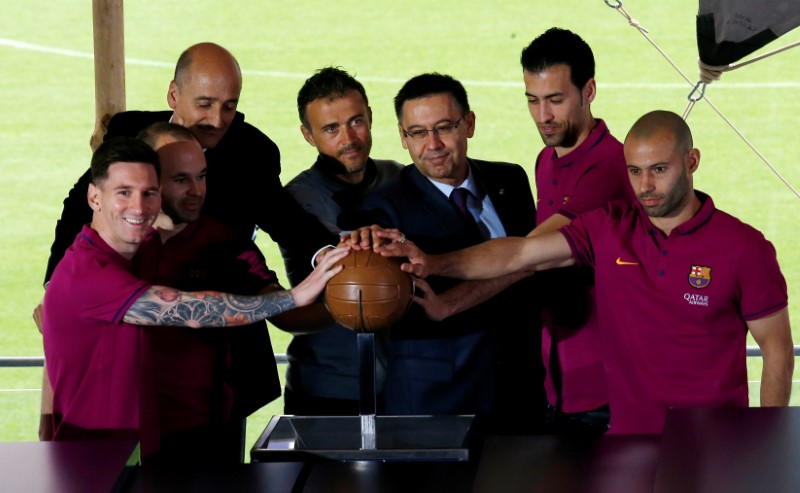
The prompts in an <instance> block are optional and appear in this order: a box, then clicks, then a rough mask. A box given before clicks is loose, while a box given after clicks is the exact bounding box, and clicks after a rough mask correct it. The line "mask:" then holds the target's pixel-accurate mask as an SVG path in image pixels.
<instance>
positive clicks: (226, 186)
mask: <svg viewBox="0 0 800 493" xmlns="http://www.w3.org/2000/svg"><path fill="white" fill-rule="evenodd" d="M241 88H242V75H241V71H240V69H239V64H238V62H237V61H236V59H235V58H234V57H233V55H231V53H230V52H228V51H227V50H226V49H224V48H222V47H221V46H218V45H216V44H213V43H200V44H196V45H193V46H191V47H189V48H188V49H187V50H186V51H184V52H183V53H182V54H181V56H180V58H179V59H178V63H177V66H176V68H175V79H174V80H173V81H171V82H170V85H169V91H168V92H167V101H168V103H169V106H170V108H172V111H148V112H142V111H126V112H124V113H118V114H117V115H115V116H114V117H113V118H112V119H111V121H110V122H109V125H108V132H107V134H106V137H105V138H106V139H108V138H110V137H114V136H119V135H127V136H135V135H136V134H138V133H139V131H140V130H142V129H143V128H145V127H147V126H148V125H150V124H152V123H154V122H157V121H171V122H172V123H177V124H180V125H183V126H184V127H187V128H188V129H189V130H191V131H192V133H193V134H194V135H195V136H196V137H197V139H198V140H199V141H200V143H201V145H202V146H203V148H204V149H205V156H206V162H207V163H208V192H207V195H206V201H205V204H204V206H203V212H204V213H205V214H207V215H209V216H211V217H214V218H215V219H217V220H220V221H222V222H224V223H227V224H230V225H231V226H233V227H235V228H236V229H237V230H238V231H239V232H240V234H241V235H242V237H246V238H249V237H252V235H253V233H254V230H255V227H258V228H261V229H263V230H264V231H266V232H267V233H268V234H269V235H270V237H271V238H272V239H273V240H274V241H275V242H277V243H278V244H280V245H281V246H282V247H285V248H291V249H292V250H294V251H298V252H301V253H302V254H305V255H307V256H308V258H311V256H312V255H313V253H314V252H315V251H316V250H317V249H318V248H319V247H321V246H323V245H326V244H330V243H336V241H338V239H337V238H336V237H335V236H333V235H331V234H330V233H329V232H328V231H327V230H326V229H325V228H324V227H323V226H322V225H321V224H320V223H319V221H318V220H317V219H316V218H315V217H314V216H312V215H310V214H308V213H306V212H305V211H304V210H303V209H302V208H301V207H300V206H299V205H298V204H297V203H296V202H295V201H294V199H292V197H291V196H290V195H289V194H288V193H287V192H286V190H284V188H283V186H282V185H281V182H280V171H281V167H280V152H279V150H278V147H277V146H276V145H275V143H274V142H272V140H270V139H269V137H267V136H266V135H264V133H262V132H261V131H259V130H258V129H257V128H255V127H254V126H252V125H250V124H249V123H246V122H245V121H244V115H243V114H241V113H239V112H237V111H236V107H237V105H238V102H239V94H240V92H241ZM89 181H90V176H89V172H88V171H87V172H86V173H84V175H83V176H81V178H80V179H79V180H78V182H77V183H76V184H75V186H74V187H73V188H72V190H71V191H70V193H69V196H68V197H67V198H66V199H65V200H64V210H63V212H62V214H61V219H60V220H59V221H58V223H57V224H56V232H55V241H54V242H53V246H52V247H51V250H50V259H49V261H48V265H47V272H46V274H45V283H46V282H47V281H48V280H49V279H50V276H51V274H52V273H53V269H55V266H56V265H57V264H58V262H59V261H60V260H61V258H62V257H63V255H64V252H65V251H66V249H67V248H68V247H69V245H70V244H72V242H73V240H74V239H75V235H76V234H77V233H78V232H79V231H80V229H81V227H82V226H83V225H84V224H88V223H89V222H90V221H91V217H92V210H91V209H90V208H89V206H88V204H87V202H86V191H87V189H88V186H89Z"/></svg>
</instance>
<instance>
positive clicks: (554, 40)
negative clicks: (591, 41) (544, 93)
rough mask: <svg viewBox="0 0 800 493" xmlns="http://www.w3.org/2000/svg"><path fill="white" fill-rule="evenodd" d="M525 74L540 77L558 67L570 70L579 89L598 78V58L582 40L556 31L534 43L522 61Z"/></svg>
mask: <svg viewBox="0 0 800 493" xmlns="http://www.w3.org/2000/svg"><path fill="white" fill-rule="evenodd" d="M520 62H521V63H522V68H523V70H526V71H528V72H532V73H536V72H541V71H543V70H546V69H548V68H550V67H552V66H554V65H566V66H568V67H569V68H570V79H571V80H572V83H573V84H574V85H575V87H577V88H578V89H583V86H585V85H586V83H587V82H588V81H589V79H591V78H593V77H594V54H593V53H592V49H591V48H590V47H589V45H588V44H586V41H584V40H583V39H582V38H581V37H580V36H578V35H577V34H575V33H573V32H572V31H568V30H566V29H561V28H558V27H552V28H550V29H548V30H547V31H545V32H544V33H543V34H541V35H539V36H538V37H537V38H536V39H534V40H533V41H531V44H529V45H528V46H527V47H526V48H525V49H523V50H522V56H521V57H520Z"/></svg>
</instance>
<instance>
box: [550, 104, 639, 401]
mask: <svg viewBox="0 0 800 493" xmlns="http://www.w3.org/2000/svg"><path fill="white" fill-rule="evenodd" d="M630 190H631V188H630V181H629V179H628V171H627V166H626V165H625V156H624V155H623V152H622V144H621V143H620V142H619V141H618V140H617V139H616V138H614V136H613V135H611V133H610V132H609V130H608V127H607V126H606V124H605V122H604V121H603V120H599V119H598V120H597V125H596V126H595V128H594V129H592V131H591V133H590V134H589V135H588V137H587V138H586V139H585V140H584V141H583V142H582V143H581V144H580V145H579V146H578V147H576V148H575V149H573V150H572V151H571V152H569V153H568V154H566V155H564V156H562V157H558V156H557V155H556V151H555V149H554V148H552V147H545V148H544V150H542V152H541V153H540V154H539V156H538V158H537V160H536V193H537V197H538V198H537V204H536V207H537V212H536V224H537V225H539V224H541V223H543V222H544V221H546V220H547V219H549V218H550V217H551V216H553V215H554V214H562V215H564V216H566V217H568V218H570V219H573V218H575V216H577V215H578V214H582V213H584V212H588V211H591V210H593V209H597V208H599V207H605V206H606V205H607V204H608V203H609V202H613V201H616V200H623V199H627V198H630V197H632V192H631V191H630ZM537 277H538V278H539V285H540V288H541V289H540V291H541V292H542V302H543V308H544V310H543V326H544V329H545V330H544V331H543V332H542V359H543V361H544V365H545V369H546V370H547V376H546V378H545V390H546V392H547V400H548V401H549V402H550V404H551V405H553V406H556V405H557V404H558V405H560V409H561V410H562V411H564V412H567V413H576V412H580V411H588V410H591V409H596V408H598V407H600V406H603V405H605V404H607V403H608V395H607V390H606V379H605V374H604V371H603V364H602V361H601V355H600V354H599V352H598V345H599V341H598V337H599V335H598V330H599V327H598V324H599V320H598V318H597V313H596V308H595V296H594V285H593V284H594V283H593V275H592V273H591V271H590V270H589V269H580V268H574V267H570V268H566V269H558V270H556V271H552V272H548V273H547V274H544V275H539V274H537ZM565 314H566V315H567V316H566V317H565V316H564V315H565ZM575 318H577V320H573V321H572V322H571V323H570V322H569V321H567V320H565V319H575ZM554 340H555V341H556V342H557V344H555V345H554V344H553V341H554ZM554 347H555V348H556V351H557V356H556V355H552V356H556V358H557V361H558V366H559V369H560V389H561V390H560V396H561V401H560V403H559V402H558V394H559V393H558V392H557V390H556V386H557V384H556V383H554V380H553V372H552V369H551V367H550V366H551V363H553V359H554V358H552V357H551V351H552V350H553V348H554Z"/></svg>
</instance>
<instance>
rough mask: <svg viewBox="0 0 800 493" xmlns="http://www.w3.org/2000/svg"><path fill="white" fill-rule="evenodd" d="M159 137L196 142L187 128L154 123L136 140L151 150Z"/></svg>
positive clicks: (144, 129)
mask: <svg viewBox="0 0 800 493" xmlns="http://www.w3.org/2000/svg"><path fill="white" fill-rule="evenodd" d="M161 137H172V138H173V139H175V140H177V141H187V140H188V141H193V140H194V141H196V140H197V137H195V136H194V134H193V133H192V132H191V130H189V129H188V128H186V127H184V126H182V125H178V124H177V123H170V122H155V123H153V124H151V125H148V126H146V127H145V128H143V129H142V130H141V131H139V133H138V134H136V138H137V139H138V140H141V141H143V142H144V143H145V144H147V145H149V146H150V147H152V148H153V149H155V148H156V146H157V145H158V139H159V138H161Z"/></svg>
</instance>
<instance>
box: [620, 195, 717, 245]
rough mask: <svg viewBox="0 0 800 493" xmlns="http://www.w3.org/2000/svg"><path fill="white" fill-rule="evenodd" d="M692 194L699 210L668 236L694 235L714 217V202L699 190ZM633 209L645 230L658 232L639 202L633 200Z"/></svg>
mask: <svg viewBox="0 0 800 493" xmlns="http://www.w3.org/2000/svg"><path fill="white" fill-rule="evenodd" d="M694 193H695V194H696V195H697V198H698V199H700V204H701V205H700V209H698V210H697V213H696V214H695V215H694V217H692V218H691V219H689V220H688V221H686V222H685V223H683V224H681V225H679V226H677V227H675V228H674V229H673V230H672V232H671V233H670V236H676V235H688V234H691V233H694V232H695V231H696V230H698V229H699V228H701V227H702V226H703V225H705V224H706V223H708V221H709V220H710V219H711V216H713V215H714V211H715V210H716V208H715V207H714V201H713V200H712V199H711V196H709V195H708V194H706V193H703V192H701V191H700V190H695V191H694ZM634 207H636V209H637V210H638V211H639V214H640V215H641V217H642V221H643V222H644V223H645V224H646V225H647V228H648V229H649V230H650V231H653V232H654V231H658V228H656V227H655V226H653V223H652V222H651V221H650V217H649V216H648V215H647V212H646V211H645V210H644V207H643V206H642V204H641V202H639V201H638V200H635V201H634ZM662 236H663V234H662Z"/></svg>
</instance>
